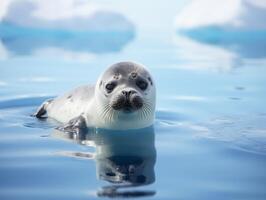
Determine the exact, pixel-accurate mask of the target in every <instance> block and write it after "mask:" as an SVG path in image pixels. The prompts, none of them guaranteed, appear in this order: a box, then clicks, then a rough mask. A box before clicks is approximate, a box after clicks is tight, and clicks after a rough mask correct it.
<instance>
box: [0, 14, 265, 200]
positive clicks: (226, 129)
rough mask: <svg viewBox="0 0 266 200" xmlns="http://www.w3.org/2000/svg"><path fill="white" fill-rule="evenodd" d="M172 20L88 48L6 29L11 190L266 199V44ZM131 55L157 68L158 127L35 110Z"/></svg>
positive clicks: (3, 172) (3, 157)
mask: <svg viewBox="0 0 266 200" xmlns="http://www.w3.org/2000/svg"><path fill="white" fill-rule="evenodd" d="M169 15H170V14H167V17H168V16H169ZM167 17H165V18H167ZM165 18H164V19H165ZM140 27H142V26H140ZM164 27H165V29H159V28H158V27H156V26H154V27H152V28H151V29H140V30H138V31H137V32H136V33H135V34H133V35H131V36H130V37H128V36H126V37H122V38H121V40H120V41H118V42H117V43H109V46H107V47H106V46H102V48H100V49H96V50H95V48H92V47H97V46H98V45H96V46H88V47H87V48H85V49H83V48H84V47H83V46H82V47H79V45H82V43H83V42H82V41H83V39H84V38H81V40H80V41H81V43H78V46H77V48H76V46H73V44H76V42H77V41H79V40H76V38H74V39H75V40H74V41H76V42H74V43H71V42H70V43H69V45H68V46H64V45H63V46H62V44H64V41H65V39H66V38H64V37H63V38H61V39H60V38H56V37H55V38H53V39H55V41H56V42H54V43H53V42H51V41H53V40H50V39H49V40H46V38H45V40H38V39H37V38H36V39H35V40H34V41H33V42H32V43H27V44H26V45H28V46H27V48H25V46H21V44H24V42H25V40H24V39H23V38H20V37H19V38H16V37H14V38H12V39H10V40H7V39H4V40H3V37H2V38H1V42H0V52H1V53H0V57H1V60H0V152H1V153H0V199H5V200H6V199H27V200H29V199H64V200H65V199H99V198H111V197H117V198H122V197H125V198H126V197H131V198H141V199H145V198H147V199H148V198H149V199H256V200H257V199H265V198H266V190H265V185H266V173H265V167H266V124H265V120H266V108H265V100H266V89H265V85H266V76H265V74H266V68H265V66H266V61H265V52H264V53H263V51H262V50H261V48H259V50H258V51H256V50H254V48H252V50H250V49H249V48H248V45H246V44H247V43H245V45H241V41H240V43H237V44H234V45H233V47H232V46H230V45H229V44H226V45H221V44H220V43H219V45H217V43H214V44H213V43H209V41H208V42H207V43H205V42H204V41H201V40H200V39H199V40H191V39H189V38H186V37H184V35H178V34H176V33H175V32H174V30H173V29H170V28H169V27H168V28H167V25H166V26H164ZM154 30H157V31H156V32H154ZM91 37H92V38H91V41H95V42H96V44H97V41H98V40H97V39H99V38H98V36H97V38H95V40H93V39H94V38H93V37H94V36H93V35H92V36H91ZM103 37H105V36H104V35H103ZM109 37H110V35H107V36H106V38H107V39H108V38H109ZM48 38H49V37H48ZM116 38H117V37H116ZM118 38H119V37H118ZM28 39H29V38H26V41H28ZM194 39H195V38H194ZM196 39H197V38H196ZM44 41H46V42H47V41H49V42H48V43H46V42H44ZM44 44H47V45H48V46H44ZM117 45H118V46H117ZM228 45H229V46H230V48H227V47H228ZM100 46H101V45H100ZM11 47H12V48H11ZM66 47H67V48H66ZM231 47H232V48H231ZM239 49H240V50H241V51H240V50H239ZM251 51H252V52H251ZM241 52H245V53H241ZM248 53H251V54H248ZM247 55H248V56H247ZM249 55H252V56H249ZM125 59H126V60H134V61H138V62H141V63H143V64H145V65H146V66H147V67H148V68H149V70H150V71H151V73H152V74H153V77H154V79H155V83H156V86H157V108H156V120H155V124H154V129H144V130H139V131H136V132H135V131H129V132H126V133H125V132H111V133H110V132H106V131H104V130H98V132H97V133H95V132H94V131H93V130H92V131H91V132H90V133H88V134H82V135H73V134H72V135H71V134H66V133H61V132H58V131H56V130H55V129H54V127H56V126H57V125H58V123H56V122H54V121H53V120H37V119H35V118H33V117H31V116H30V115H31V114H32V113H33V112H34V111H35V110H36V109H37V107H38V106H39V105H40V104H41V103H42V102H43V101H44V100H45V99H49V98H51V97H54V96H56V95H58V94H61V93H63V92H65V91H67V90H69V89H71V88H73V87H76V86H78V85H82V84H86V83H94V82H95V81H96V79H97V77H98V76H99V74H100V73H101V72H102V71H103V70H104V69H105V68H106V67H107V66H109V65H110V64H112V63H114V62H117V61H120V60H125ZM126 180H127V181H126Z"/></svg>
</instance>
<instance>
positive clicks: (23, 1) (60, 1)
mask: <svg viewBox="0 0 266 200" xmlns="http://www.w3.org/2000/svg"><path fill="white" fill-rule="evenodd" d="M3 2H8V3H5V5H6V4H8V6H7V5H6V6H4V7H6V9H7V10H6V11H2V13H4V14H2V17H1V18H2V19H1V22H2V23H3V24H11V25H16V26H20V27H28V28H39V29H40V28H41V29H53V30H54V29H56V30H69V31H134V25H133V24H132V22H131V21H129V20H128V19H127V18H126V17H125V16H123V15H122V14H120V13H118V12H116V11H113V10H108V9H105V8H101V7H99V6H97V5H94V4H92V3H90V2H88V1H85V0H56V1H53V0H13V1H11V0H9V1H8V0H4V1H3Z"/></svg>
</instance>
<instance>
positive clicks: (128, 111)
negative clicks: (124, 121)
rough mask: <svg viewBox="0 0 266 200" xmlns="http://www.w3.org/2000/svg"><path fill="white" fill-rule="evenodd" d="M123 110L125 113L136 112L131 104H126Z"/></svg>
mask: <svg viewBox="0 0 266 200" xmlns="http://www.w3.org/2000/svg"><path fill="white" fill-rule="evenodd" d="M122 111H123V112H124V113H132V112H134V110H133V108H132V107H131V106H124V108H123V109H122Z"/></svg>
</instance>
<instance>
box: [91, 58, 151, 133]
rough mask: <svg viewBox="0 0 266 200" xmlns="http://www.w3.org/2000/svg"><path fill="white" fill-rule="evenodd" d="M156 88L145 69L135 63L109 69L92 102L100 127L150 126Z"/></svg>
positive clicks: (118, 65)
mask: <svg viewBox="0 0 266 200" xmlns="http://www.w3.org/2000/svg"><path fill="white" fill-rule="evenodd" d="M155 96H156V94H155V85H154V83H153V80H152V77H151V75H150V73H149V72H148V71H147V69H146V68H145V67H144V66H143V65H141V64H137V63H133V62H120V63H116V64H114V65H112V66H110V67H109V68H108V69H107V70H106V71H105V72H104V73H103V74H102V75H101V76H100V78H99V79H98V81H97V84H96V86H95V99H96V104H97V111H98V112H99V117H100V119H101V120H100V119H99V122H100V121H102V122H101V125H99V126H100V127H103V124H102V123H104V124H105V126H107V127H108V128H110V127H111V128H113V129H131V128H143V127H147V126H150V125H151V124H152V123H153V120H154V110H155ZM97 121H98V120H97Z"/></svg>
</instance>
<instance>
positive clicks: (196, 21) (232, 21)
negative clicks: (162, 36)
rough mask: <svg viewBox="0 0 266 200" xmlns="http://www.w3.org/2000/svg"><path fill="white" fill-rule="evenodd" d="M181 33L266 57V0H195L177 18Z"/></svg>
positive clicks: (250, 54)
mask: <svg viewBox="0 0 266 200" xmlns="http://www.w3.org/2000/svg"><path fill="white" fill-rule="evenodd" d="M175 28H176V31H177V33H179V34H182V35H185V36H187V37H189V38H191V39H193V40H196V41H199V42H202V43H207V44H211V45H216V46H219V47H222V48H225V49H228V50H230V51H233V52H236V53H237V54H238V55H240V56H241V57H244V58H263V57H265V56H266V1H264V0H223V1H218V0H216V1H215V0H194V1H192V2H191V3H189V4H188V5H187V6H186V7H185V8H184V9H183V10H182V11H181V12H180V13H179V14H178V15H177V16H176V19H175Z"/></svg>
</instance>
